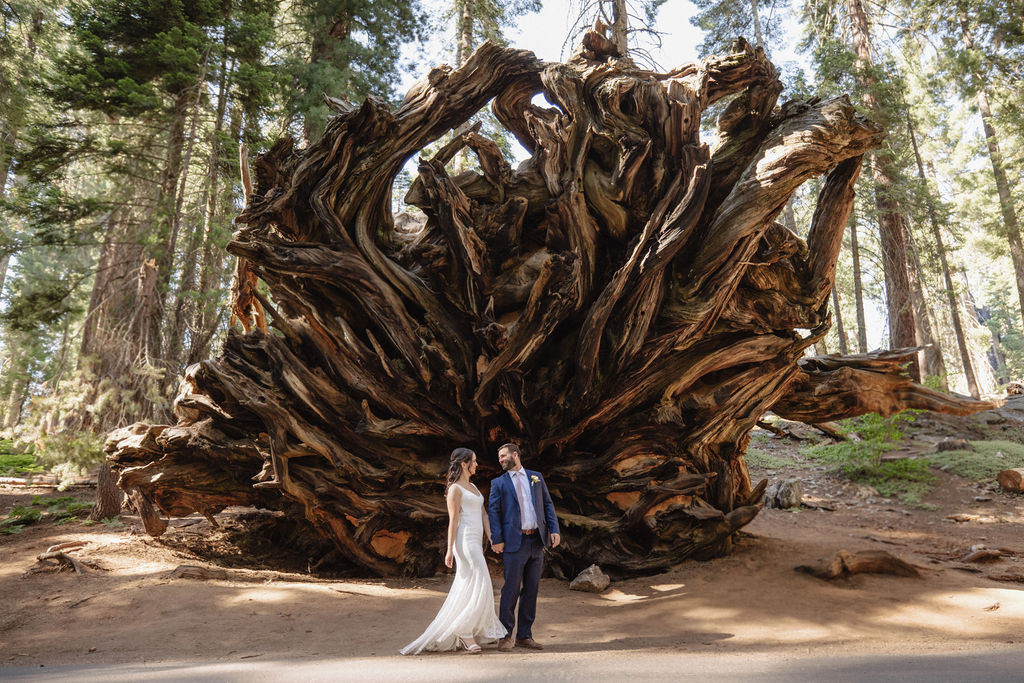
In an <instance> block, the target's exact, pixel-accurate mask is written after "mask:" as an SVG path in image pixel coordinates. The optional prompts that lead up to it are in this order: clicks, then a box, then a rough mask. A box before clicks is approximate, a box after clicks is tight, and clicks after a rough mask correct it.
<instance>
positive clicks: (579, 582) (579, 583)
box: [569, 564, 612, 593]
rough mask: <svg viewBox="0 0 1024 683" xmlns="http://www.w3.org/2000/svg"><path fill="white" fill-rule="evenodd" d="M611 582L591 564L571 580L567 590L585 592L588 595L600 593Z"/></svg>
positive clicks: (599, 569) (598, 568)
mask: <svg viewBox="0 0 1024 683" xmlns="http://www.w3.org/2000/svg"><path fill="white" fill-rule="evenodd" d="M611 582H612V580H611V579H609V578H608V575H607V574H605V573H604V572H603V571H601V568H600V567H598V566H597V565H596V564H592V565H590V566H589V567H587V568H586V569H584V570H583V571H581V572H580V573H579V575H578V576H577V577H576V578H575V579H573V580H572V583H570V584H569V589H570V590H574V591H586V592H588V593H600V592H601V591H603V590H604V589H605V588H607V587H608V584H610V583H611Z"/></svg>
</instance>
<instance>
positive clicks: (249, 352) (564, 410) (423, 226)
mask: <svg viewBox="0 0 1024 683" xmlns="http://www.w3.org/2000/svg"><path fill="white" fill-rule="evenodd" d="M597 37H600V36H591V38H592V39H593V40H591V41H590V44H591V45H593V44H597V43H599V42H600V41H597V40H596V38H597ZM734 48H735V49H734V51H733V52H732V53H731V54H728V55H721V56H715V57H709V58H707V59H705V60H703V61H701V62H699V63H696V64H686V65H683V66H681V67H679V68H676V69H673V70H671V71H669V72H667V73H655V72H651V71H647V70H644V69H641V68H638V67H637V66H636V65H635V64H634V63H633V62H631V61H630V60H629V59H625V58H618V57H616V56H614V55H609V54H604V53H602V52H600V51H596V52H595V51H594V50H584V51H581V52H580V53H579V54H577V55H576V56H575V57H573V59H571V60H570V61H569V62H568V63H565V64H561V63H545V62H543V61H541V60H539V59H537V58H536V57H535V56H534V55H533V54H532V53H530V52H526V51H523V50H515V49H510V48H501V47H498V46H496V45H493V44H490V43H485V44H484V45H483V46H481V47H480V48H479V49H478V50H477V51H476V52H475V53H474V54H473V55H472V57H470V59H469V60H468V61H467V62H466V63H465V64H464V65H463V66H462V67H460V68H458V69H451V68H449V67H447V66H444V67H439V68H436V69H433V70H432V71H431V72H430V74H429V75H428V76H427V78H426V79H425V80H423V81H421V82H420V83H418V84H417V85H416V86H415V87H413V89H412V90H411V91H410V92H409V93H408V95H407V96H406V97H405V101H404V102H403V103H402V104H401V106H400V107H398V109H396V110H394V111H392V110H391V109H389V107H388V106H387V105H386V104H385V103H384V102H382V101H380V100H376V99H372V98H371V99H368V100H367V101H365V102H363V103H362V105H359V106H356V105H349V104H346V103H342V102H338V101H336V100H331V101H330V102H329V103H330V104H331V105H332V106H333V107H334V108H335V109H336V110H337V112H338V115H337V116H336V117H335V118H334V119H333V120H332V121H331V122H330V123H329V124H328V126H327V131H326V133H325V134H324V136H323V138H322V139H321V140H319V141H318V142H316V143H313V144H311V145H310V146H309V147H307V148H305V149H301V150H297V149H295V147H294V144H293V142H292V140H290V139H285V140H281V141H279V142H278V143H277V144H275V145H274V146H273V147H272V148H271V149H270V150H269V151H268V152H266V153H265V154H263V155H261V156H260V157H258V158H257V160H256V162H255V169H254V170H255V179H256V182H255V186H254V187H253V189H252V193H251V196H249V198H248V202H247V205H246V207H245V210H244V211H243V212H242V214H241V215H240V216H239V217H238V218H237V219H236V223H237V224H238V225H239V226H241V227H240V229H239V230H238V232H237V233H236V234H235V236H234V239H233V240H232V241H231V243H230V244H229V246H228V249H229V251H231V252H232V253H233V254H235V255H237V256H238V258H239V259H240V263H241V265H240V268H239V272H240V273H244V274H246V275H245V277H246V278H247V281H246V283H240V284H239V287H238V288H237V289H238V291H239V292H243V291H244V292H245V295H244V296H240V297H239V298H238V299H237V300H236V306H235V308H234V309H233V314H234V315H235V316H236V317H237V318H238V319H239V320H240V321H242V323H243V325H244V326H245V327H246V333H245V334H242V333H239V332H237V331H232V333H231V334H229V336H228V338H227V340H226V342H225V345H224V348H223V351H222V355H221V356H220V357H218V358H215V359H212V360H208V361H204V362H201V363H198V364H197V365H194V366H192V367H190V368H189V369H188V370H187V372H186V373H185V376H184V378H183V380H182V385H181V390H180V393H179V395H178V397H177V399H176V400H175V404H174V408H175V412H176V415H177V416H178V418H179V423H178V424H177V425H176V426H163V425H157V426H150V425H142V424H139V425H134V426H132V427H130V428H126V429H124V430H121V431H119V432H115V433H114V434H113V435H112V437H111V439H110V440H109V442H108V445H107V453H108V454H109V459H110V462H111V466H112V467H113V468H114V469H115V470H116V471H118V472H119V473H120V478H121V479H120V482H121V486H122V488H125V490H127V491H129V492H131V495H132V500H133V501H134V502H135V503H136V504H137V505H138V506H140V507H141V508H143V509H145V508H146V506H148V505H150V504H152V505H153V506H155V507H156V508H157V509H159V510H161V511H162V512H163V513H164V514H165V515H185V514H189V513H191V512H193V511H198V512H202V513H204V514H213V513H215V512H217V511H219V510H220V509H223V507H225V506H227V505H237V504H241V505H250V504H252V505H259V506H261V507H265V508H271V509H278V510H283V511H285V512H286V513H287V514H289V515H294V516H296V517H299V518H302V519H304V520H306V521H307V522H308V523H309V525H310V526H311V528H312V529H315V530H316V531H317V532H319V533H320V534H322V535H324V536H326V537H327V538H330V539H331V540H332V541H333V542H334V543H335V544H336V546H337V548H338V549H339V551H340V553H341V554H342V555H343V556H344V557H346V558H347V559H348V561H349V562H351V563H352V565H353V566H354V567H356V568H358V569H359V570H360V571H362V572H364V573H370V574H378V575H398V574H406V575H410V574H411V575H429V574H432V573H434V572H435V571H436V570H437V569H438V568H439V567H440V566H441V564H442V557H443V552H442V551H443V544H444V537H445V528H446V527H445V524H446V521H445V520H446V511H445V507H444V497H443V492H444V482H443V473H444V471H445V469H446V466H447V462H448V454H449V453H450V452H451V450H452V448H453V447H456V446H467V447H470V448H472V449H474V450H475V451H476V452H477V454H478V456H479V459H480V474H481V478H482V477H483V476H486V475H491V476H493V475H496V474H498V473H499V469H498V467H497V462H496V458H495V450H496V448H497V446H498V445H500V444H501V443H503V442H505V441H510V440H514V441H518V442H519V443H521V444H522V446H523V449H524V463H525V464H526V466H528V467H531V468H536V469H538V470H540V471H542V472H543V473H544V475H545V478H546V480H547V482H548V486H549V488H550V490H551V495H552V497H553V499H554V503H555V508H556V510H557V511H558V514H559V519H560V522H561V525H562V532H563V533H562V538H563V541H562V545H561V546H560V547H559V548H558V549H556V550H555V551H554V552H553V553H552V554H551V560H550V566H551V567H552V569H553V570H554V572H555V573H556V575H559V576H563V577H571V576H574V575H575V574H576V573H577V572H579V571H580V570H582V569H583V568H585V567H586V566H588V565H590V564H592V563H597V564H600V565H601V566H602V567H603V568H605V569H606V570H608V571H609V572H610V573H613V574H614V575H624V574H638V573H650V572H655V571H659V570H663V569H665V568H667V567H670V566H671V565H673V564H675V563H678V562H679V561H681V560H683V559H684V558H687V557H692V556H701V557H709V556H715V555H718V554H721V553H724V552H727V551H728V550H729V548H730V546H731V539H732V536H733V534H734V532H735V531H736V530H737V529H739V528H740V527H742V526H743V525H745V524H747V523H748V522H750V520H752V519H753V518H754V516H755V515H756V514H757V512H758V510H759V509H760V508H759V498H760V496H761V494H762V493H763V491H764V486H763V485H759V486H757V487H755V486H752V484H751V482H750V479H749V476H748V474H747V467H746V464H745V462H744V460H743V453H744V450H745V448H746V446H747V442H748V440H749V432H750V430H751V429H752V428H753V427H754V425H755V424H756V423H757V421H758V420H759V419H760V418H761V416H762V415H764V413H765V412H766V411H768V410H769V409H772V410H774V412H775V413H777V414H779V415H781V416H783V417H787V418H790V419H797V420H802V421H808V422H814V423H817V422H825V421H828V420H833V419H837V418H839V417H846V416H851V415H857V414H860V413H863V412H868V411H872V410H877V411H879V412H883V413H885V414H888V413H891V412H894V411H897V410H901V409H903V408H906V407H923V408H932V409H937V410H945V411H952V412H960V413H967V412H971V411H972V410H976V409H980V408H985V407H989V406H990V404H987V403H977V402H971V401H969V400H960V399H955V398H951V397H948V396H945V395H943V394H938V393H937V392H933V391H929V390H928V389H925V388H923V387H921V386H918V385H916V384H913V383H911V382H910V381H909V380H908V379H907V378H906V376H905V375H904V374H902V368H903V366H904V365H905V364H906V363H907V362H909V360H910V358H911V356H912V354H913V350H912V349H911V350H902V351H897V352H886V353H881V354H873V355H864V356H855V357H850V358H839V357H828V358H824V359H806V358H803V356H804V354H805V351H806V349H808V348H809V347H810V346H811V345H812V344H814V342H815V341H817V340H818V339H820V338H821V337H822V336H823V335H824V334H825V332H826V331H827V330H828V328H829V325H830V316H829V313H828V300H829V295H830V291H831V288H832V284H833V278H834V274H835V267H836V259H837V256H838V253H839V249H840V246H841V243H842V238H843V233H844V230H845V226H846V221H847V216H848V214H849V211H850V207H851V204H852V202H853V196H854V194H853V193H854V184H855V182H856V180H857V176H858V174H859V173H860V169H861V158H862V155H863V154H864V153H865V152H866V151H868V150H870V149H872V148H874V147H877V146H878V145H879V144H880V143H881V141H882V139H883V135H884V134H883V132H882V130H881V129H880V128H879V127H878V126H877V125H875V124H873V123H872V122H870V121H868V120H866V119H865V118H864V117H862V116H861V115H859V114H858V113H857V112H856V110H855V109H854V107H853V106H852V105H851V103H850V101H849V99H848V98H847V97H834V98H831V99H825V100H822V99H817V98H815V99H811V100H808V101H796V102H787V103H785V104H783V105H782V106H781V107H780V106H777V102H776V100H777V97H778V95H779V93H780V92H781V90H782V85H781V83H780V81H779V79H778V75H777V73H776V69H775V67H774V66H773V65H772V64H771V63H770V62H769V61H768V60H767V59H766V57H765V55H764V52H763V51H762V50H760V49H757V50H755V49H752V48H751V47H750V46H748V45H747V44H746V43H745V42H744V41H742V40H740V41H737V43H736V45H735V46H734ZM538 94H543V95H544V97H545V98H546V99H547V101H548V102H549V103H550V106H542V105H540V104H537V103H535V99H536V98H535V96H536V95H538ZM727 98H731V100H729V102H728V104H727V106H726V107H725V109H724V111H723V113H722V114H721V116H720V117H719V119H718V123H717V125H718V142H717V144H716V146H715V147H714V149H712V148H711V147H709V146H708V145H707V144H706V143H704V142H703V141H702V140H701V130H702V128H701V122H702V118H701V117H702V114H703V112H705V111H706V110H707V109H708V107H710V106H711V105H713V104H715V103H716V102H720V101H723V100H725V99H727ZM488 102H490V103H491V106H492V110H493V112H494V115H495V117H496V118H497V120H498V121H500V122H501V124H502V125H503V126H504V127H505V128H506V129H507V130H508V131H510V132H511V133H512V134H513V135H514V136H515V137H516V139H518V140H519V142H520V143H521V144H522V145H523V146H524V147H525V148H526V149H527V150H528V151H529V152H530V153H531V155H532V156H531V157H530V158H529V159H528V160H527V161H525V162H524V163H522V164H520V165H519V167H518V168H516V169H513V168H512V167H511V166H510V164H509V163H508V161H507V160H506V159H504V158H503V157H502V155H501V153H500V152H499V149H498V147H497V145H496V144H495V143H494V142H492V141H491V140H488V139H486V138H485V137H483V136H481V135H480V134H479V132H478V130H475V129H470V130H469V131H468V132H467V133H465V134H463V135H459V136H457V137H455V138H454V139H453V140H452V141H451V143H450V144H447V145H446V146H444V147H443V148H441V149H440V150H439V151H438V152H437V153H436V154H434V156H432V157H430V158H420V160H419V176H418V177H417V178H416V179H415V181H414V183H413V184H412V187H411V189H410V191H409V193H408V196H407V201H408V202H409V203H410V204H412V205H415V206H417V207H419V208H420V209H421V210H422V214H421V217H420V218H416V217H410V216H408V215H402V216H400V217H399V218H400V219H399V220H397V221H396V218H395V216H393V215H392V209H391V188H392V184H393V182H394V179H395V178H396V176H397V175H398V174H399V172H400V171H401V169H402V168H403V166H404V164H405V163H406V161H407V160H408V159H410V158H411V157H412V156H413V155H415V154H417V153H418V152H419V151H420V150H422V149H423V148H424V147H425V146H427V145H428V144H430V143H431V142H433V141H435V140H437V139H439V138H440V137H441V136H442V135H444V134H446V133H447V132H449V131H451V130H453V129H457V128H459V127H460V126H462V125H463V124H464V123H465V122H467V121H468V120H469V118H470V117H471V116H472V115H473V114H474V113H476V112H477V111H479V110H480V109H481V108H482V107H483V106H485V105H486V104H487V103H488ZM463 148H469V149H470V150H471V151H472V152H473V153H474V154H475V155H476V158H477V159H478V161H479V170H478V171H467V172H463V173H460V174H458V175H455V176H454V177H453V176H451V175H449V173H448V172H447V171H446V167H445V164H446V162H447V161H449V160H450V159H452V158H453V157H454V156H455V155H456V154H457V153H458V152H459V151H460V150H461V149H463ZM818 176H824V180H823V184H822V189H821V192H820V193H819V195H818V200H817V209H816V211H815V213H814V219H813V223H812V225H811V228H810V232H809V234H808V237H807V239H806V240H804V239H801V238H800V237H798V236H797V235H795V234H794V233H792V232H790V231H789V230H787V229H786V228H785V227H783V226H782V225H781V224H779V223H778V222H776V217H777V216H778V215H779V213H780V211H781V210H782V209H783V207H784V206H785V205H786V203H787V202H788V201H789V199H790V197H792V196H793V193H794V192H795V191H796V190H797V188H798V187H799V186H800V185H801V184H802V183H803V182H805V181H806V180H808V179H810V178H814V177H818ZM396 225H397V227H396ZM257 279H258V280H260V281H262V283H265V288H264V287H263V286H262V285H261V287H256V286H255V283H256V282H257ZM243 285H244V286H243ZM264 314H265V315H266V320H267V321H268V322H269V325H268V326H267V328H266V329H264V326H263V324H262V321H263V317H262V316H263V315H264ZM484 488H486V486H485V487H484ZM144 520H145V521H146V524H147V529H148V528H150V525H151V524H152V526H153V529H152V531H153V532H154V533H158V532H160V531H161V530H162V529H161V528H160V524H159V523H157V522H155V521H152V520H151V519H148V518H144Z"/></svg>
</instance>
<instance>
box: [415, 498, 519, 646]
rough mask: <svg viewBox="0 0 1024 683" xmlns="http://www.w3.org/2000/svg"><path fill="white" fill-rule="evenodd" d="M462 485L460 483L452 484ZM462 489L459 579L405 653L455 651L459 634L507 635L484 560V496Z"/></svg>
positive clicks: (481, 638) (482, 639)
mask: <svg viewBox="0 0 1024 683" xmlns="http://www.w3.org/2000/svg"><path fill="white" fill-rule="evenodd" d="M452 485H453V486H459V485H458V484H452ZM459 488H461V489H462V502H461V503H460V509H459V527H458V530H457V531H456V532H455V544H454V547H453V548H452V551H453V554H454V555H455V580H454V581H453V582H452V587H451V589H450V590H449V591H448V597H447V598H446V599H445V601H444V604H443V605H441V610H440V611H439V612H438V613H437V616H436V617H434V620H433V621H432V622H430V626H428V627H427V630H426V631H424V632H423V635H421V636H420V637H419V638H417V639H416V640H414V641H413V642H411V643H409V644H408V645H406V646H405V647H403V648H402V649H401V653H402V654H403V655H415V654H419V653H420V652H422V651H423V650H433V651H439V650H455V649H457V648H458V646H459V636H462V637H465V638H467V639H468V638H469V637H470V636H472V637H473V639H474V640H476V642H477V643H488V642H493V641H495V640H497V639H498V638H504V637H505V627H504V626H502V625H501V622H500V621H498V615H497V614H495V612H494V591H493V589H492V588H491V575H490V574H489V573H488V571H487V562H486V561H485V560H484V551H483V539H484V525H483V519H482V517H481V511H482V510H483V505H484V497H483V495H481V494H479V493H475V492H474V491H470V490H469V489H467V488H463V487H461V486H459Z"/></svg>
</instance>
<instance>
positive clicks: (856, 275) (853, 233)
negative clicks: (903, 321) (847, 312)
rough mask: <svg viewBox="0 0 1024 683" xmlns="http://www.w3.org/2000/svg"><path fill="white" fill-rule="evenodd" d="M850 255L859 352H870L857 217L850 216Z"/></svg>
mask: <svg viewBox="0 0 1024 683" xmlns="http://www.w3.org/2000/svg"><path fill="white" fill-rule="evenodd" d="M850 255H851V256H852V257H853V296H854V298H855V299H856V303H857V350H858V351H860V352H861V353H867V352H868V326H867V322H866V321H865V317H864V289H863V287H862V286H861V280H860V277H861V276H860V272H861V271H860V245H859V244H858V242H857V215H856V214H855V213H852V212H851V214H850Z"/></svg>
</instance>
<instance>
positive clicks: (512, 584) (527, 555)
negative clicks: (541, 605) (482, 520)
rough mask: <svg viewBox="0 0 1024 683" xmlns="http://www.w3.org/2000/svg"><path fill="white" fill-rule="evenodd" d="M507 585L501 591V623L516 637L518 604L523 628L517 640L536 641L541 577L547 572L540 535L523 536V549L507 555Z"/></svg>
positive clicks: (505, 562) (499, 613)
mask: <svg viewBox="0 0 1024 683" xmlns="http://www.w3.org/2000/svg"><path fill="white" fill-rule="evenodd" d="M503 564H504V567H505V585H503V586H502V587H501V603H500V604H499V606H498V619H499V620H500V621H501V624H502V626H504V627H505V631H506V635H507V636H511V635H512V629H513V628H514V627H515V626H516V618H515V611H516V603H517V602H518V603H519V628H518V629H516V639H517V640H521V639H523V638H532V637H533V620H534V619H535V618H536V617H537V593H538V591H539V590H540V574H541V571H542V570H543V569H544V545H543V543H542V542H541V540H540V533H535V534H530V535H526V534H523V540H522V543H520V545H519V549H518V550H516V551H514V552H506V553H504V554H503Z"/></svg>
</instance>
